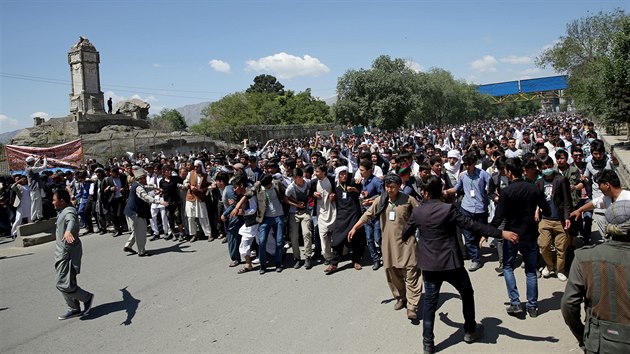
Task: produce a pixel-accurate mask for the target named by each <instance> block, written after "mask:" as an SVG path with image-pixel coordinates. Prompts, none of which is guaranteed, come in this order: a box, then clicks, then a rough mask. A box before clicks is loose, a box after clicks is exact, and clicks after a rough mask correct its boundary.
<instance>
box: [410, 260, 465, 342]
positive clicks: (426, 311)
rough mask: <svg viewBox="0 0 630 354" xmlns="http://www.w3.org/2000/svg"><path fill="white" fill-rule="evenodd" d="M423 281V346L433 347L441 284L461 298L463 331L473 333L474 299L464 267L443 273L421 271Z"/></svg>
mask: <svg viewBox="0 0 630 354" xmlns="http://www.w3.org/2000/svg"><path fill="white" fill-rule="evenodd" d="M422 276H423V279H424V300H423V301H422V327H423V329H422V340H423V344H424V345H425V346H431V347H432V346H433V345H434V338H435V336H434V335H433V328H434V324H435V311H436V310H437V305H438V300H439V298H440V288H441V287H442V283H443V282H447V283H449V284H451V285H452V286H453V287H454V288H455V289H456V290H457V291H458V292H459V295H460V297H461V298H462V311H463V313H464V331H465V332H466V333H473V332H474V331H475V328H476V327H477V323H476V322H475V297H474V290H473V287H472V284H471V282H470V277H469V276H468V272H467V271H466V270H465V269H464V267H460V268H456V269H452V270H444V271H426V270H423V271H422Z"/></svg>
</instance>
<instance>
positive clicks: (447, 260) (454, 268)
mask: <svg viewBox="0 0 630 354" xmlns="http://www.w3.org/2000/svg"><path fill="white" fill-rule="evenodd" d="M442 195H443V182H442V180H441V179H440V178H439V177H437V176H431V177H429V178H428V180H427V183H426V186H425V189H424V191H423V200H424V202H423V203H422V205H421V206H420V207H417V208H414V209H413V213H412V214H411V217H410V218H409V220H408V221H407V225H406V226H405V229H404V231H403V239H410V238H411V239H414V235H415V231H416V230H417V229H419V230H420V235H421V237H420V241H419V244H418V262H419V263H418V268H419V269H420V270H421V271H422V277H423V278H424V288H425V296H424V300H423V309H422V326H423V333H422V337H423V346H424V353H433V352H434V350H435V343H434V338H435V336H434V334H433V328H434V321H435V311H436V309H437V305H438V299H439V295H440V288H441V286H442V283H443V282H444V281H446V282H448V283H449V284H451V285H452V286H453V287H455V289H457V291H458V292H459V294H460V296H461V298H462V308H463V310H462V311H463V314H464V332H465V335H464V341H465V342H466V343H472V342H474V341H476V340H477V339H479V338H480V336H481V335H482V333H483V327H482V326H481V325H477V323H476V321H475V300H474V297H473V293H474V291H473V287H472V283H471V282H470V277H469V276H468V273H467V272H466V270H465V269H464V257H463V255H462V253H461V252H460V248H459V247H458V245H457V230H456V228H455V226H456V225H459V226H460V227H462V228H464V229H468V230H473V231H477V232H480V233H483V234H485V235H491V236H493V237H496V238H505V239H506V240H508V241H509V242H516V241H517V240H518V235H517V234H516V233H514V232H510V231H503V232H501V231H500V230H498V229H495V228H494V227H491V226H488V225H484V224H481V223H477V222H474V221H473V220H472V219H470V218H468V217H466V216H464V215H463V214H462V213H461V212H459V211H458V210H457V207H456V206H455V205H453V204H448V203H444V202H442V201H441V200H440V199H441V198H442Z"/></svg>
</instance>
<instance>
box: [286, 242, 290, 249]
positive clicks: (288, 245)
mask: <svg viewBox="0 0 630 354" xmlns="http://www.w3.org/2000/svg"><path fill="white" fill-rule="evenodd" d="M289 248H291V244H290V243H289V242H285V243H284V249H285V250H288V249H289Z"/></svg>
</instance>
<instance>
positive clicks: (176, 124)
mask: <svg viewBox="0 0 630 354" xmlns="http://www.w3.org/2000/svg"><path fill="white" fill-rule="evenodd" d="M186 128H188V124H186V119H184V116H182V114H181V113H179V112H178V111H177V110H175V109H168V108H164V109H163V110H161V111H160V114H159V115H158V116H157V117H155V118H153V119H151V129H155V130H161V131H179V130H186Z"/></svg>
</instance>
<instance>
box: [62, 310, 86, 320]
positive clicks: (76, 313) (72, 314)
mask: <svg viewBox="0 0 630 354" xmlns="http://www.w3.org/2000/svg"><path fill="white" fill-rule="evenodd" d="M80 314H81V310H79V309H76V310H68V312H66V313H64V314H63V315H61V316H59V317H57V319H59V320H61V321H63V320H67V319H68V318H72V317H77V316H79V315H80Z"/></svg>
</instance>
